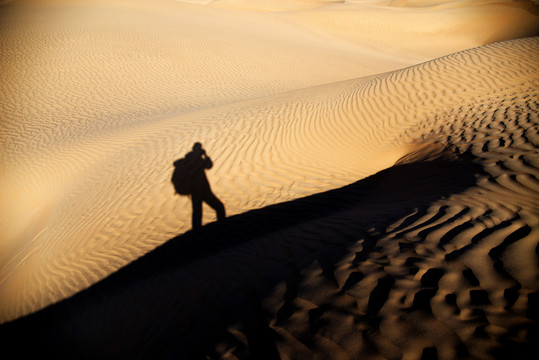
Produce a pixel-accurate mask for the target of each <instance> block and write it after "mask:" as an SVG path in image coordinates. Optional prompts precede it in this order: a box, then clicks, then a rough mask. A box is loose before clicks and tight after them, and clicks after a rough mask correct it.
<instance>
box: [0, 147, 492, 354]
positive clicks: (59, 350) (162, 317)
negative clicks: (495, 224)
mask: <svg viewBox="0 0 539 360" xmlns="http://www.w3.org/2000/svg"><path fill="white" fill-rule="evenodd" d="M481 172H482V168H481V166H480V165H478V164H476V163H474V162H473V161H472V160H468V159H463V158H460V159H446V158H443V157H442V158H438V159H434V160H432V161H428V162H414V163H408V164H406V163H404V164H401V165H396V166H394V167H392V168H389V169H387V170H384V171H381V172H379V173H377V174H375V175H373V176H371V177H369V178H366V179H363V180H361V181H358V182H356V183H353V184H351V185H348V186H344V187H342V188H339V189H336V190H332V191H327V192H323V193H319V194H315V195H312V196H308V197H305V198H301V199H297V200H294V201H289V202H285V203H280V204H276V205H273V206H268V207H265V208H262V209H258V210H252V211H249V212H246V213H243V214H240V215H235V216H231V217H229V218H227V219H226V220H224V221H222V222H216V223H211V224H208V225H206V226H204V227H202V228H201V229H200V230H199V231H197V232H193V231H190V232H187V233H185V234H182V235H180V236H177V237H175V238H173V239H171V240H169V241H168V242H166V243H165V244H163V245H162V246H160V247H158V248H156V249H155V250H153V251H152V252H150V253H148V254H146V255H145V256H143V257H142V258H140V259H138V260H136V261H134V262H133V263H131V264H129V265H128V266H126V267H124V268H122V269H120V270H119V271H117V272H116V273H114V274H111V275H110V276H108V277H107V278H105V279H104V280H102V281H100V282H99V283H96V284H94V285H93V286H91V287H90V288H88V289H86V290H84V291H81V292H80V293H78V294H76V295H74V296H73V297H71V298H69V299H66V300H63V301H61V302H59V303H57V304H55V305H52V306H49V307H48V308H45V309H44V310H41V311H39V312H37V313H35V314H32V315H29V316H26V317H24V318H21V319H18V320H16V321H13V322H11V323H7V324H4V325H2V326H0V339H1V341H2V343H3V350H4V352H5V353H8V351H9V350H10V349H11V350H12V351H15V352H16V353H17V354H18V355H19V356H21V357H24V355H29V353H32V352H34V351H35V350H37V352H38V353H39V354H40V355H51V356H58V357H61V358H65V357H69V358H150V357H151V358H181V359H204V358H219V355H218V354H217V353H216V352H215V349H216V348H218V344H219V343H221V342H223V343H234V344H236V349H235V350H234V353H235V354H236V355H237V356H238V357H239V358H241V359H275V358H279V355H278V351H277V347H276V341H277V339H278V337H279V335H278V334H277V333H276V332H275V331H274V330H273V329H272V328H271V327H270V326H269V324H268V318H269V314H267V313H266V310H265V309H264V307H263V306H262V303H261V301H262V299H264V297H265V296H266V295H267V294H268V293H270V292H271V291H272V290H273V289H274V288H275V286H276V285H278V284H280V283H285V284H286V293H285V294H284V301H285V304H284V305H283V306H282V308H281V310H280V311H279V313H278V314H277V321H279V320H280V319H285V318H286V317H287V316H289V313H290V312H293V306H294V305H293V304H292V303H287V299H293V298H294V297H295V292H297V281H295V280H294V279H295V277H297V276H299V273H300V271H301V270H302V269H303V268H305V267H306V266H309V265H310V264H311V263H312V262H313V261H318V263H320V265H321V267H322V268H323V269H324V270H327V273H328V274H331V269H332V266H334V264H335V263H336V262H337V261H339V259H341V258H342V257H343V256H344V255H345V254H346V247H347V246H349V245H351V244H354V243H355V242H356V241H357V240H358V239H360V238H361V239H364V240H365V246H364V250H363V254H362V255H361V256H363V258H368V256H369V249H372V248H374V246H375V245H376V241H377V238H376V236H374V235H372V234H375V233H376V231H372V229H373V228H374V229H379V230H380V231H384V229H385V228H386V227H387V226H388V225H390V224H392V223H393V222H394V221H395V220H396V219H398V218H400V217H401V216H402V215H403V214H405V213H406V211H409V210H410V209H411V208H414V207H426V206H428V204H429V203H430V202H432V201H435V200H438V199H440V198H441V197H444V196H447V195H450V194H454V193H458V192H461V191H463V190H464V189H466V188H468V187H470V186H472V185H474V183H475V181H476V174H479V173H481ZM343 212H346V213H347V214H348V215H347V216H348V218H347V219H348V220H346V221H345V222H344V223H342V222H339V220H335V219H341V218H342V217H341V215H340V214H342V213H343ZM367 229H371V230H370V231H369V232H368V233H367ZM311 230H312V232H314V234H311V233H310V232H311ZM311 238H317V239H319V240H317V241H312V240H309V239H311ZM356 260H357V261H362V260H361V258H360V257H358V258H357V259H356ZM361 277H362V274H358V276H357V278H358V279H357V281H359V280H360V279H361ZM330 278H331V275H328V279H330ZM330 280H331V279H330ZM382 280H384V279H382ZM382 280H381V281H382ZM386 280H387V282H388V283H391V281H392V279H386ZM353 281H354V279H351V280H350V284H348V283H347V284H345V287H346V286H352V285H353V284H352V282H353ZM382 285H384V284H379V286H378V288H377V290H379V291H378V292H379V294H378V295H379V297H380V299H382V300H380V301H385V300H384V297H387V291H386V286H382ZM295 286H296V288H295ZM375 300H376V299H375V298H373V300H372V303H371V301H370V302H369V305H368V312H369V314H367V315H369V316H371V315H372V316H376V315H377V313H378V311H379V308H380V305H379V304H377V303H376V301H375ZM312 316H313V319H317V316H316V314H315V313H313V314H312ZM313 321H314V320H313ZM313 324H314V323H313ZM313 326H315V325H313ZM231 328H236V329H239V330H241V332H242V333H243V334H245V338H244V339H243V340H241V339H240V340H238V337H237V336H236V335H234V334H235V332H234V331H232V330H230V329H231ZM15 344H28V345H30V344H31V346H25V345H23V346H21V345H15ZM306 345H307V346H308V345H309V344H308V343H306Z"/></svg>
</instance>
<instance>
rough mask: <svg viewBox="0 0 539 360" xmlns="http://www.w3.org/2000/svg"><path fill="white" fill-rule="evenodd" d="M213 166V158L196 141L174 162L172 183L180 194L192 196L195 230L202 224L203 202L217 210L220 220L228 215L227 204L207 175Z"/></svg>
mask: <svg viewBox="0 0 539 360" xmlns="http://www.w3.org/2000/svg"><path fill="white" fill-rule="evenodd" d="M212 167H213V162H212V160H211V159H210V157H209V156H208V155H207V154H206V150H204V148H203V147H202V144H201V143H199V142H196V143H195V144H194V145H193V148H192V150H191V151H190V152H188V153H187V154H185V156H184V157H183V158H181V159H178V160H176V161H175V162H174V172H173V174H172V179H171V181H172V185H173V186H174V189H175V190H176V193H177V194H178V195H188V196H190V198H191V204H192V225H193V230H198V229H200V227H201V226H202V203H203V202H205V203H206V204H208V205H209V206H211V207H212V208H213V209H214V210H215V213H216V215H217V220H218V221H221V220H224V219H225V217H226V211H225V206H224V204H223V203H222V202H221V200H219V198H217V196H215V194H214V193H213V191H212V190H211V186H210V182H209V181H208V178H207V177H206V170H209V169H211V168H212Z"/></svg>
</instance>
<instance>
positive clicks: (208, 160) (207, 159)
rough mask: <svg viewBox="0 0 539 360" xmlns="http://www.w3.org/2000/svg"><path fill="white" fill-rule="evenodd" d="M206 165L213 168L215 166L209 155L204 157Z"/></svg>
mask: <svg viewBox="0 0 539 360" xmlns="http://www.w3.org/2000/svg"><path fill="white" fill-rule="evenodd" d="M204 167H205V168H206V169H211V168H212V167H213V162H212V161H211V159H210V157H209V156H208V155H206V156H205V157H204Z"/></svg>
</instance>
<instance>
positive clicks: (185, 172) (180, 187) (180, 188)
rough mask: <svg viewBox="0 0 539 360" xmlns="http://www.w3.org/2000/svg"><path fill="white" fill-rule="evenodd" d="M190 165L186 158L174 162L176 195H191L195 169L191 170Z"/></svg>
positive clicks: (173, 181)
mask: <svg viewBox="0 0 539 360" xmlns="http://www.w3.org/2000/svg"><path fill="white" fill-rule="evenodd" d="M188 165H189V164H188V161H187V159H185V158H182V159H179V160H176V161H175V162H174V166H175V169H174V172H173V173H172V184H173V185H174V189H175V190H176V193H177V194H179V195H189V194H190V193H191V181H192V177H193V169H190V167H189V166H188Z"/></svg>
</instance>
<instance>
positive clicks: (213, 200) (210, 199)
mask: <svg viewBox="0 0 539 360" xmlns="http://www.w3.org/2000/svg"><path fill="white" fill-rule="evenodd" d="M205 201H206V203H207V204H208V205H210V206H211V207H212V208H213V209H214V210H215V212H216V213H217V220H218V221H219V220H223V219H224V218H225V217H226V212H225V206H224V205H223V203H222V202H221V200H219V199H218V198H217V196H215V195H214V194H213V193H210V194H208V196H206V199H205Z"/></svg>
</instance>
